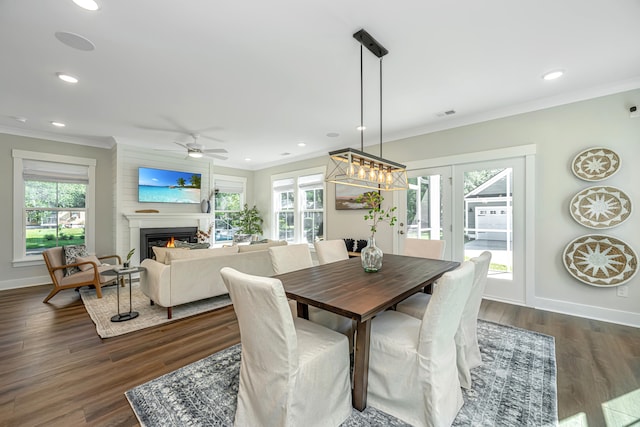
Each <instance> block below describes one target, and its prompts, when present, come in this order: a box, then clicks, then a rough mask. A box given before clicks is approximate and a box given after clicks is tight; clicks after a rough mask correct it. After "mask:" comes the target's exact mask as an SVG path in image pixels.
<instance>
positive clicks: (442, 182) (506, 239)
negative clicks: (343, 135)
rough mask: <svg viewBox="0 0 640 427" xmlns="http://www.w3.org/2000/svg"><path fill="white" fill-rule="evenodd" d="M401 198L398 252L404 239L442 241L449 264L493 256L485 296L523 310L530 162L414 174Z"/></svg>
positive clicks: (486, 163) (509, 161) (478, 164)
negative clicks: (526, 200) (527, 166)
mask: <svg viewBox="0 0 640 427" xmlns="http://www.w3.org/2000/svg"><path fill="white" fill-rule="evenodd" d="M408 178H409V190H408V191H407V192H406V193H404V192H399V194H398V204H397V206H399V208H400V209H399V217H398V218H399V221H398V230H397V235H396V236H397V245H396V247H397V250H398V253H402V248H403V244H404V239H405V238H406V237H410V238H422V239H442V240H445V241H446V247H445V256H444V258H445V259H453V260H456V261H463V260H466V259H470V258H473V257H475V256H478V255H479V254H480V253H482V252H483V251H489V252H491V255H492V257H491V266H490V268H489V275H488V279H487V287H486V289H485V296H487V297H489V298H491V299H496V300H502V301H508V302H512V303H518V304H524V303H525V300H526V292H525V274H524V272H525V238H524V237H525V217H526V212H525V199H526V198H525V158H524V157H517V158H508V159H499V160H488V161H483V162H472V163H464V164H456V165H449V166H443V167H433V168H423V169H414V170H412V171H410V172H408Z"/></svg>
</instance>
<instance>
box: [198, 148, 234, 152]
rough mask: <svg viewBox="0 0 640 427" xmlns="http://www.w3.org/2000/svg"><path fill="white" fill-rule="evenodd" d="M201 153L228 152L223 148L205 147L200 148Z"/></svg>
mask: <svg viewBox="0 0 640 427" xmlns="http://www.w3.org/2000/svg"><path fill="white" fill-rule="evenodd" d="M202 152H203V153H228V151H227V150H225V149H224V148H207V149H205V150H202Z"/></svg>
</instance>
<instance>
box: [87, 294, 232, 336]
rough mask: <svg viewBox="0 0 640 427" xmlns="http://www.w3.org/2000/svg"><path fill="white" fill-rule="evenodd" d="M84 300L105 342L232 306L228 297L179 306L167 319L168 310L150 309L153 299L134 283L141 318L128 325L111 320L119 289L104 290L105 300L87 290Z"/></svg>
mask: <svg viewBox="0 0 640 427" xmlns="http://www.w3.org/2000/svg"><path fill="white" fill-rule="evenodd" d="M80 297H81V298H82V302H83V304H84V306H85V308H86V309H87V312H88V313H89V316H90V317H91V320H93V323H95V324H96V332H97V333H98V335H99V336H100V337H101V338H110V337H115V336H118V335H124V334H128V333H130V332H133V331H138V330H140V329H145V328H149V327H151V326H156V325H161V324H163V323H168V322H173V321H175V320H180V319H184V318H186V317H190V316H194V315H196V314H200V313H204V312H206V311H212V310H215V309H217V308H221V307H225V306H227V305H230V304H231V299H230V298H229V296H228V295H227V294H225V295H221V296H218V297H213V298H208V299H204V300H200V301H196V302H192V303H189V304H182V305H178V306H175V307H174V308H173V316H172V318H171V319H167V309H166V308H165V307H160V306H159V305H150V304H149V298H147V297H146V296H145V295H144V294H143V293H142V291H141V290H140V283H139V282H134V283H133V285H132V287H131V306H132V307H133V310H132V311H137V312H138V313H139V316H138V317H136V318H135V319H131V320H127V321H125V322H112V321H111V317H113V316H114V315H115V314H117V313H118V300H117V287H116V286H115V285H113V286H107V287H103V288H102V298H98V297H97V296H96V291H95V289H90V288H88V287H83V288H81V289H80ZM126 311H129V287H128V286H125V287H120V312H126Z"/></svg>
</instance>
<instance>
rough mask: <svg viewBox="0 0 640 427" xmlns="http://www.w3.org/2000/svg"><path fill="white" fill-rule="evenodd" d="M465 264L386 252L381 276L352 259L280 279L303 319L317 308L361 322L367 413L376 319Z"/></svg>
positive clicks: (358, 373) (359, 393)
mask: <svg viewBox="0 0 640 427" xmlns="http://www.w3.org/2000/svg"><path fill="white" fill-rule="evenodd" d="M459 265H460V263H459V262H456V261H442V260H435V259H425V258H416V257H409V256H402V255H391V254H385V255H384V260H383V264H382V268H381V269H380V270H379V271H378V272H377V273H365V271H364V269H363V268H362V264H361V260H360V258H350V259H348V260H344V261H338V262H333V263H330V264H324V265H318V266H314V267H310V268H305V269H302V270H297V271H292V272H290V273H285V274H279V275H276V276H274V277H275V278H277V279H280V281H282V285H283V287H284V290H285V292H286V294H287V297H288V298H290V299H293V300H295V301H296V302H297V307H298V316H299V317H303V318H305V319H308V318H309V305H312V306H314V307H319V308H322V309H324V310H327V311H331V312H333V313H337V314H340V315H342V316H345V317H349V318H351V319H353V320H355V322H356V339H355V349H354V364H353V407H354V408H356V409H358V410H359V411H363V410H364V409H365V408H366V407H367V381H368V374H369V336H370V333H371V322H370V320H371V319H373V318H374V317H375V315H376V314H378V313H380V312H382V311H384V310H386V309H388V308H390V307H393V306H394V305H395V304H397V303H399V302H400V301H402V300H404V299H406V298H407V297H409V296H411V295H413V294H415V293H417V292H420V291H421V290H422V288H424V287H425V286H426V285H429V284H431V283H432V282H434V281H435V280H437V279H438V278H439V277H440V276H442V275H443V274H444V273H446V272H447V271H450V270H453V269H455V268H457V267H458V266H459Z"/></svg>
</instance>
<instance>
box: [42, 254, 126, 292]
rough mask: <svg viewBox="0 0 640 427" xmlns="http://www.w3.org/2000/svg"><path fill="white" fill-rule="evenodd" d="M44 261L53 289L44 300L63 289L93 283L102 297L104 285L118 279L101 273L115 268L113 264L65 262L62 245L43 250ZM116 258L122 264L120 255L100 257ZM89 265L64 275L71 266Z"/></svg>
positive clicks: (99, 258)
mask: <svg viewBox="0 0 640 427" xmlns="http://www.w3.org/2000/svg"><path fill="white" fill-rule="evenodd" d="M42 256H43V257H44V262H45V263H46V264H47V270H49V275H50V276H51V281H52V283H53V289H52V290H51V292H49V295H47V297H46V298H45V299H44V301H43V302H47V301H49V300H50V299H51V298H52V297H53V296H54V295H55V294H57V293H58V292H60V291H61V290H63V289H72V288H73V289H75V288H79V287H81V286H90V285H93V286H95V288H96V294H97V295H98V298H102V290H101V289H100V288H101V287H102V286H104V285H106V284H109V283H111V282H115V281H116V276H105V275H102V274H101V273H102V272H104V271H107V270H111V269H113V266H112V265H104V266H98V265H97V264H96V263H95V262H93V261H84V262H75V263H73V264H64V263H63V251H62V248H61V247H56V248H50V249H45V250H44V251H43V252H42ZM109 258H115V259H117V261H118V264H122V259H121V258H120V256H118V255H108V256H103V257H98V260H103V259H109ZM80 266H88V268H86V270H85V271H79V272H77V273H73V274H71V275H69V276H65V275H64V271H65V269H67V268H70V267H80Z"/></svg>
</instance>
